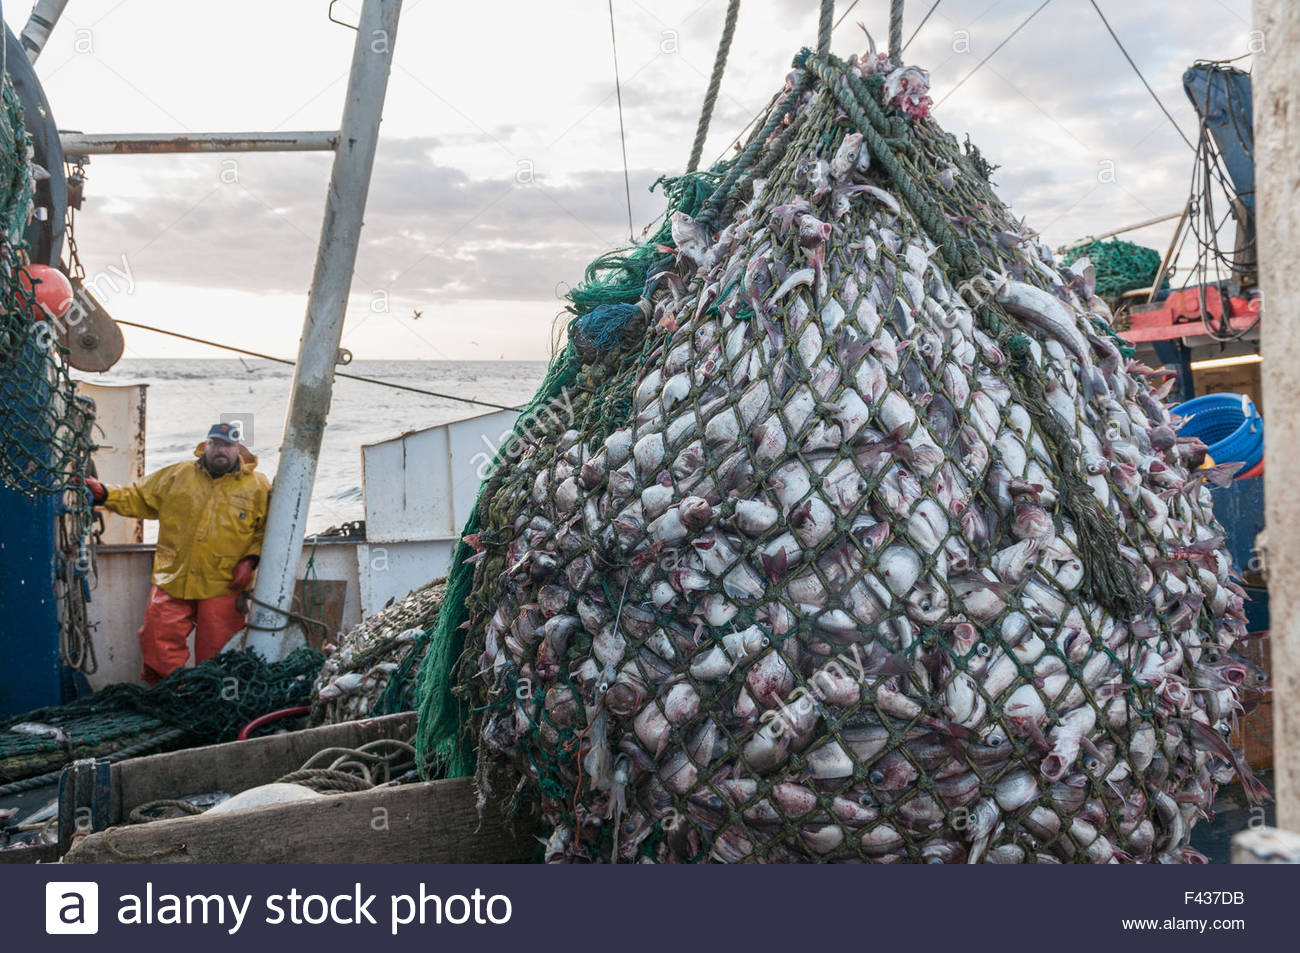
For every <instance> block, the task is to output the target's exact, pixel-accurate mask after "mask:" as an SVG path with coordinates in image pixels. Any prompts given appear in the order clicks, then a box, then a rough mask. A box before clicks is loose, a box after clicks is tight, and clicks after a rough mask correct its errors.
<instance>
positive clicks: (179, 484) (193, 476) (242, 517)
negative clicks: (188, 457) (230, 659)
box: [103, 441, 271, 599]
mask: <svg viewBox="0 0 1300 953" xmlns="http://www.w3.org/2000/svg"><path fill="white" fill-rule="evenodd" d="M206 444H207V441H204V442H203V443H200V444H199V445H198V448H197V449H195V451H194V455H195V456H196V457H201V456H203V448H204V446H205V445H206ZM239 456H240V465H239V469H238V470H236V471H232V472H230V473H226V474H223V475H222V476H219V477H213V476H212V475H211V474H210V473H208V471H207V469H206V468H205V467H204V466H203V463H202V461H200V460H195V461H193V462H192V463H188V462H187V463H173V464H172V465H171V466H169V467H163V468H162V469H161V470H158V471H157V472H155V473H151V474H149V476H147V477H145V478H144V479H143V480H141V481H140V482H139V483H136V484H134V485H133V486H110V487H108V488H107V489H108V498H107V499H106V500H105V501H104V504H103V505H104V506H105V507H106V508H108V509H110V510H112V511H113V512H114V513H119V514H121V515H122V516H132V517H136V518H138V519H147V520H157V521H158V548H157V550H156V552H155V553H154V557H153V581H154V585H156V586H158V588H160V589H162V590H163V591H164V592H165V593H167V594H168V595H169V596H173V597H175V598H177V599H211V598H212V597H213V596H222V595H228V594H229V593H230V578H231V576H232V575H233V573H234V569H235V563H237V562H239V560H241V559H243V558H244V557H245V556H250V555H260V554H261V552H262V534H263V532H264V528H265V523H266V507H267V501H268V499H269V497H270V493H271V481H270V480H268V479H267V478H266V476H265V475H264V474H261V473H258V472H256V467H257V457H255V456H254V455H253V454H252V453H251V452H250V451H249V450H248V449H247V448H246V447H240V448H239Z"/></svg>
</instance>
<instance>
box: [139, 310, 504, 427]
mask: <svg viewBox="0 0 1300 953" xmlns="http://www.w3.org/2000/svg"><path fill="white" fill-rule="evenodd" d="M117 323H118V324H120V325H123V326H124V327H128V328H139V329H140V330H141V331H153V332H154V333H155V334H165V335H167V336H168V337H173V338H180V339H181V340H183V341H192V342H193V343H195V344H206V345H207V346H208V347H215V348H220V349H221V350H223V351H233V352H234V353H236V354H246V355H247V356H249V357H256V358H260V359H261V360H263V361H274V362H275V363H276V364H288V365H289V366H290V367H292V366H294V365H296V364H297V363H298V362H297V361H293V360H290V359H289V358H287V357H276V356H275V355H273V354H263V353H261V352H260V351H250V350H248V349H247V348H242V347H235V346H234V345H233V344H221V343H219V342H217V341H209V340H207V339H206V338H196V337H194V336H193V335H189V334H182V333H181V332H179V331H168V330H167V329H166V328H155V327H153V326H152V325H148V324H137V323H136V322H134V321H123V320H121V319H117ZM334 376H335V377H346V378H347V379H348V380H351V381H362V382H363V383H366V384H378V385H380V386H381V387H391V388H392V389H393V390H405V391H410V392H411V393H413V394H423V395H425V396H426V397H440V398H442V399H443V400H458V401H460V402H461V403H462V404H477V405H478V406H480V407H493V408H495V409H497V410H519V409H521V408H519V407H508V406H506V405H505V404H494V403H492V402H491V401H489V400H476V399H474V398H473V397H457V396H456V395H455V394H443V393H440V392H438V391H435V390H425V389H424V388H421V387H411V386H410V385H409V384H395V383H393V382H392V381H383V380H379V379H378V378H376V377H366V376H364V375H362V374H349V373H347V372H346V371H339V370H336V371H335V372H334Z"/></svg>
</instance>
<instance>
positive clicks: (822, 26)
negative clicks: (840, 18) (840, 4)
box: [817, 0, 835, 56]
mask: <svg viewBox="0 0 1300 953" xmlns="http://www.w3.org/2000/svg"><path fill="white" fill-rule="evenodd" d="M834 18H835V0H822V9H821V18H820V19H819V20H818V21H817V52H818V54H819V55H821V56H825V55H826V54H827V53H829V52H830V51H831V30H832V29H834V27H833V26H832V25H831V21H832V20H833V19H834Z"/></svg>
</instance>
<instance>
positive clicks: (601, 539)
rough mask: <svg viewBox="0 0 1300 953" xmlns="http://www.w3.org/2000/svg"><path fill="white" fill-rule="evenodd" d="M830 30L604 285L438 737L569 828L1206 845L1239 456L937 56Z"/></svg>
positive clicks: (452, 618) (498, 484) (501, 465)
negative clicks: (954, 126) (975, 127)
mask: <svg viewBox="0 0 1300 953" xmlns="http://www.w3.org/2000/svg"><path fill="white" fill-rule="evenodd" d="M795 67H796V68H795V70H794V72H792V73H791V74H790V76H789V77H788V79H787V82H786V86H785V89H784V90H783V91H782V93H781V94H780V95H779V96H778V97H777V98H776V100H775V101H774V104H773V105H772V107H771V108H770V110H769V112H768V113H767V115H766V116H765V117H764V120H763V121H762V122H760V123H759V124H758V126H757V131H756V132H755V133H754V135H753V137H752V138H751V139H750V141H749V142H748V144H747V145H746V146H745V148H744V150H743V151H742V152H741V153H740V155H739V156H738V158H736V159H735V160H733V161H730V162H728V163H724V164H722V165H720V166H717V167H715V168H714V169H712V170H709V171H708V172H706V173H698V174H693V175H691V176H687V177H684V178H681V179H677V180H670V181H668V182H667V183H666V184H667V193H668V196H669V205H670V209H669V214H668V216H667V219H666V221H665V223H664V225H663V226H662V228H661V229H660V230H659V232H658V234H657V235H655V237H654V238H653V239H652V240H651V241H649V242H647V243H646V244H644V245H641V246H639V247H638V248H635V249H631V250H628V251H624V252H621V253H617V254H614V255H611V256H606V257H604V258H602V259H600V260H598V261H597V262H596V263H595V264H594V265H593V268H592V270H591V271H589V273H588V280H587V282H586V283H585V284H584V285H583V286H582V287H581V288H579V289H577V290H576V291H575V292H574V294H573V296H572V301H573V310H574V311H575V314H576V317H575V319H574V321H573V323H572V325H571V328H570V337H569V343H568V346H567V348H566V350H565V351H564V353H563V354H562V355H561V356H560V357H559V358H558V359H557V360H556V361H555V363H554V364H553V366H552V368H551V371H550V373H549V375H548V378H547V381H546V382H545V384H544V385H543V388H542V391H541V392H540V393H539V394H538V396H537V398H536V399H535V400H534V402H533V404H532V405H531V406H530V408H529V409H528V410H526V411H525V413H524V415H523V417H522V418H521V421H520V425H519V426H518V427H517V428H516V432H515V436H514V438H513V440H512V442H510V443H509V444H508V445H507V446H506V448H505V449H504V450H503V452H502V454H501V455H500V458H499V460H498V465H497V467H496V468H495V470H494V471H493V472H492V474H491V475H490V477H489V478H488V479H487V481H486V482H485V484H484V486H483V489H482V493H481V497H480V499H479V503H478V507H477V510H476V512H475V514H474V516H473V518H472V519H471V520H470V523H469V525H468V526H467V527H466V535H465V539H464V542H463V543H462V545H461V547H460V549H459V550H458V554H457V561H458V562H459V563H461V565H457V566H456V567H455V568H454V569H453V573H452V576H451V578H450V579H449V582H448V592H447V599H446V604H445V608H444V611H443V613H442V615H441V616H440V618H439V623H438V628H437V631H436V634H437V636H438V641H437V642H436V643H435V646H434V648H435V649H436V652H437V657H436V658H434V656H433V655H432V654H431V656H430V658H431V659H433V661H426V664H425V669H424V678H423V682H422V686H421V689H422V706H423V707H422V717H421V726H420V743H421V748H422V754H427V755H431V756H433V757H436V758H440V759H442V761H443V763H444V765H445V770H446V772H447V773H449V774H457V773H469V772H470V771H471V770H472V771H473V772H474V773H475V774H476V776H477V780H478V783H479V785H480V789H481V790H482V791H483V792H484V794H485V796H486V795H487V794H489V793H491V794H494V795H497V796H505V797H511V796H513V797H515V798H517V799H520V800H533V801H538V800H539V801H540V803H541V809H542V815H543V819H544V830H543V831H542V834H543V835H544V836H545V837H546V838H547V846H546V851H545V854H546V859H547V860H553V861H605V862H609V861H615V862H633V861H650V862H695V861H723V862H743V861H769V862H778V861H867V862H874V863H888V862H897V861H908V862H921V861H930V862H998V863H1012V862H1040V863H1058V862H1094V863H1107V862H1114V861H1150V860H1157V861H1163V862H1186V861H1193V860H1196V859H1199V858H1200V855H1198V854H1197V853H1196V852H1195V851H1194V850H1192V849H1191V848H1190V847H1189V846H1188V837H1189V833H1190V830H1191V827H1192V825H1193V824H1194V823H1196V821H1197V820H1198V818H1200V817H1203V816H1205V812H1206V811H1207V810H1208V809H1209V807H1210V805H1211V803H1212V800H1213V797H1214V792H1215V788H1216V784H1217V783H1220V782H1223V781H1226V780H1227V779H1229V778H1230V776H1231V774H1232V772H1233V769H1234V767H1235V766H1236V765H1237V764H1238V763H1239V756H1238V755H1237V753H1236V752H1234V751H1232V750H1231V749H1230V748H1229V747H1228V745H1227V743H1226V741H1225V738H1226V736H1227V733H1228V731H1229V728H1230V724H1229V723H1230V721H1231V719H1232V717H1233V711H1234V708H1235V706H1236V704H1237V695H1238V690H1239V689H1238V686H1239V685H1240V683H1241V681H1242V677H1243V676H1244V673H1245V669H1244V668H1243V667H1241V666H1240V665H1239V664H1238V663H1236V662H1234V661H1232V660H1230V658H1229V656H1228V654H1227V651H1228V649H1229V647H1230V646H1231V645H1232V643H1233V641H1234V639H1235V638H1237V637H1239V636H1241V635H1243V634H1244V632H1245V628H1244V623H1243V611H1242V605H1243V591H1242V589H1241V588H1240V587H1239V586H1238V585H1237V584H1236V583H1235V582H1234V581H1233V580H1232V579H1231V578H1230V562H1229V558H1228V556H1227V554H1226V552H1225V551H1224V547H1223V537H1222V531H1221V529H1220V528H1219V526H1217V525H1216V523H1215V521H1214V518H1213V515H1212V511H1211V506H1210V491H1209V489H1208V487H1207V486H1206V480H1207V479H1218V478H1219V477H1220V476H1221V473H1220V471H1215V470H1211V471H1199V472H1198V471H1196V467H1197V466H1198V465H1199V464H1200V462H1201V461H1202V459H1203V455H1204V447H1203V446H1202V445H1201V444H1199V442H1197V441H1195V440H1189V439H1183V438H1180V437H1179V436H1178V434H1177V429H1176V424H1177V422H1176V421H1173V420H1171V418H1170V416H1169V414H1168V413H1167V412H1166V410H1165V409H1164V408H1163V406H1162V405H1161V403H1160V394H1159V393H1158V392H1157V391H1156V390H1154V389H1153V387H1152V384H1151V381H1150V380H1149V379H1148V375H1149V374H1150V373H1151V372H1150V370H1149V369H1148V368H1145V367H1143V366H1142V365H1139V364H1135V363H1134V362H1133V361H1132V359H1131V357H1130V352H1129V351H1128V350H1127V349H1126V348H1125V347H1124V344H1123V342H1122V341H1121V340H1119V339H1118V338H1116V337H1115V335H1114V334H1113V333H1112V331H1111V329H1110V326H1109V323H1108V318H1109V312H1108V311H1107V309H1106V306H1105V304H1104V302H1102V301H1101V300H1100V299H1099V298H1098V297H1097V296H1096V295H1095V289H1094V286H1093V282H1094V274H1093V272H1092V271H1091V269H1090V268H1089V267H1088V265H1087V263H1086V262H1076V263H1075V264H1074V266H1073V267H1058V266H1057V265H1056V264H1054V262H1053V259H1052V257H1051V254H1050V253H1049V251H1048V249H1047V248H1046V247H1045V246H1044V245H1043V244H1042V243H1040V242H1039V241H1038V240H1037V238H1036V236H1035V234H1034V233H1033V232H1032V231H1030V230H1029V229H1028V228H1027V227H1026V226H1025V225H1023V224H1021V223H1019V222H1018V221H1017V220H1016V219H1015V218H1014V217H1013V216H1012V215H1011V213H1010V211H1009V210H1008V209H1007V207H1006V206H1005V205H1004V204H1003V203H1002V202H1001V201H1000V200H999V199H998V197H997V196H996V194H995V193H994V191H993V189H992V187H991V185H990V182H989V175H990V172H991V168H990V166H989V165H988V164H987V163H986V162H985V160H984V159H983V158H982V157H981V156H980V154H979V152H978V151H977V150H976V149H975V148H974V147H973V146H971V145H970V144H969V142H968V143H967V144H966V147H965V148H963V147H962V146H961V145H959V143H958V142H957V141H956V139H955V138H954V137H952V136H951V135H949V134H947V133H945V132H944V131H943V130H942V129H941V128H940V127H939V126H938V125H937V124H936V123H935V122H934V121H933V119H931V118H929V117H928V115H927V113H928V106H929V99H928V97H927V96H926V88H927V76H926V74H925V73H924V72H923V71H921V70H919V69H916V68H914V67H902V66H901V65H900V64H898V63H895V62H890V61H889V60H888V58H887V57H886V56H885V55H883V54H875V53H874V52H873V53H872V54H870V55H868V56H867V57H865V58H863V59H857V58H856V57H854V58H850V59H849V60H848V61H847V62H846V61H843V60H841V59H839V58H837V57H834V56H828V55H812V54H809V53H808V52H807V51H805V52H804V53H802V54H801V55H800V56H799V57H798V58H796V61H795ZM432 651H433V650H431V652H432ZM475 749H476V750H475ZM471 751H475V753H473V754H472V753H471ZM1241 768H1242V771H1243V774H1244V778H1243V780H1244V781H1245V783H1246V785H1247V791H1248V793H1250V794H1251V796H1253V797H1261V796H1263V792H1262V789H1261V788H1260V787H1259V785H1258V782H1256V781H1255V780H1254V779H1253V778H1252V777H1251V776H1250V775H1249V768H1248V767H1245V766H1244V765H1242V766H1241Z"/></svg>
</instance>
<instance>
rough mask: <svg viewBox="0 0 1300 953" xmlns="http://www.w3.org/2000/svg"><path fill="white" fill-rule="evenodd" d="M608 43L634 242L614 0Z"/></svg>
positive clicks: (629, 228)
mask: <svg viewBox="0 0 1300 953" xmlns="http://www.w3.org/2000/svg"><path fill="white" fill-rule="evenodd" d="M609 45H610V48H611V49H612V50H613V51H614V94H615V95H616V96H617V97H618V138H619V142H621V143H622V146H623V191H624V192H625V193H626V194H627V237H628V241H631V242H635V241H636V235H635V234H633V229H634V226H633V225H632V179H631V178H630V177H629V176H628V173H627V131H626V129H625V127H624V126H623V83H622V81H621V80H620V79H619V78H618V40H617V38H616V37H615V36H614V0H609Z"/></svg>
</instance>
